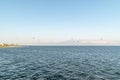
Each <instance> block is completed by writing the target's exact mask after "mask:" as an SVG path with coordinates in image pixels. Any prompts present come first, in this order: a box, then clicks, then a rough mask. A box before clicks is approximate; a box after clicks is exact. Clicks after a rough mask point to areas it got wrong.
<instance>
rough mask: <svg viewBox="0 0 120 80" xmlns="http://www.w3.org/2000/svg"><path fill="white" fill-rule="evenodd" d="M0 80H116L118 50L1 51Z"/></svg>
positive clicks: (56, 48) (47, 48)
mask: <svg viewBox="0 0 120 80" xmlns="http://www.w3.org/2000/svg"><path fill="white" fill-rule="evenodd" d="M0 80H120V47H117V46H116V47H115V46H113V47H112V46H111V47H110V46H106V47H105V46H44V47H43V46H36V47H35V46H31V47H21V48H1V49H0Z"/></svg>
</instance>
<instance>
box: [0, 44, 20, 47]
mask: <svg viewBox="0 0 120 80" xmlns="http://www.w3.org/2000/svg"><path fill="white" fill-rule="evenodd" d="M10 47H11V48H12V47H20V45H17V44H4V43H2V44H0V48H10Z"/></svg>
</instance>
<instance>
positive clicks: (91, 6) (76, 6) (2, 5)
mask: <svg viewBox="0 0 120 80" xmlns="http://www.w3.org/2000/svg"><path fill="white" fill-rule="evenodd" d="M72 38H73V39H101V38H103V39H109V40H120V0H0V40H1V42H9V43H13V42H16V43H34V42H38V43H39V42H45V41H48V42H50V41H52V42H54V41H64V40H68V39H72Z"/></svg>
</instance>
